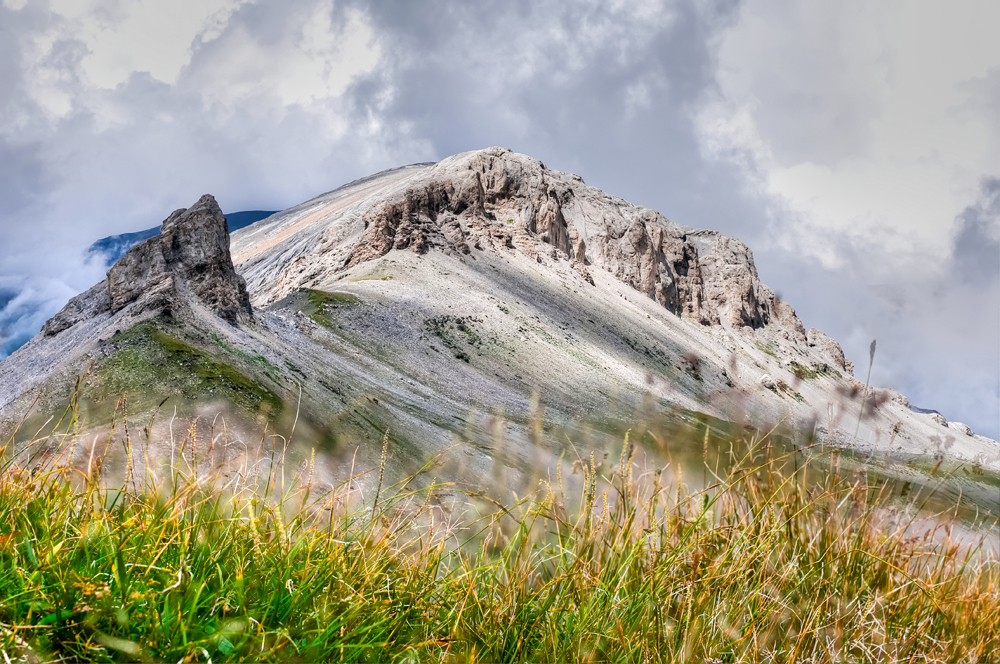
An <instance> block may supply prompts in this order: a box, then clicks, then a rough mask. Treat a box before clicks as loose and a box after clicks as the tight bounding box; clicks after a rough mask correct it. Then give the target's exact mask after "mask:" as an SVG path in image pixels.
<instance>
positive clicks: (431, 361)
mask: <svg viewBox="0 0 1000 664" xmlns="http://www.w3.org/2000/svg"><path fill="white" fill-rule="evenodd" d="M852 370H853V367H852V365H851V363H850V362H849V361H847V360H846V359H845V357H844V354H843V351H842V350H841V348H840V345H839V344H838V343H837V342H836V341H834V340H833V339H831V338H829V337H828V336H826V335H825V334H823V333H822V332H820V331H818V330H808V331H807V330H805V329H804V327H803V325H802V323H801V321H800V320H799V318H798V317H797V316H796V314H795V311H794V309H793V308H792V307H791V306H790V305H789V304H787V303H785V302H782V301H781V300H780V299H778V298H777V297H776V296H775V295H774V294H773V293H772V291H771V290H770V289H768V288H767V287H766V286H765V285H763V284H762V283H761V282H760V279H759V277H758V275H757V270H756V267H755V266H754V261H753V254H752V252H751V251H750V249H749V248H748V247H747V246H746V245H745V244H743V243H742V242H741V241H739V240H737V239H735V238H732V237H728V236H725V235H722V234H720V233H717V232H715V231H709V230H697V229H693V228H688V227H686V226H681V225H679V224H675V223H673V222H671V221H670V220H668V219H667V218H666V217H664V216H663V215H661V214H659V213H657V212H655V211H653V210H650V209H648V208H643V207H639V206H634V205H631V204H629V203H628V202H626V201H624V200H622V199H620V198H617V197H614V196H611V195H609V194H606V193H605V192H603V191H600V190H598V189H596V188H593V187H590V186H588V185H586V184H585V183H584V182H583V180H582V179H581V178H580V177H579V176H576V175H573V174H569V173H560V172H557V171H553V170H551V169H548V168H546V167H545V166H544V165H543V164H542V163H541V162H539V161H537V160H535V159H532V158H530V157H527V156H524V155H520V154H516V153H513V152H511V151H509V150H506V149H503V148H489V149H486V150H479V151H475V152H468V153H464V154H460V155H456V156H453V157H450V158H448V159H445V160H443V161H441V162H439V163H436V164H416V165H413V166H407V167H403V168H398V169H393V170H390V171H385V172H383V173H379V174H376V175H373V176H370V177H367V178H364V179H362V180H358V181H356V182H352V183H350V184H348V185H345V186H343V187H340V188H339V189H336V190H334V191H331V192H329V193H327V194H323V195H321V196H318V197H317V198H314V199H312V200H310V201H307V202H305V203H302V204H301V205H298V206H295V207H293V208H290V209H288V210H285V211H283V212H279V213H276V214H274V215H271V216H270V217H268V218H267V219H264V220H261V221H258V222H256V223H254V224H252V225H250V226H248V227H246V228H243V229H240V230H238V231H235V232H234V233H233V234H232V235H231V236H228V235H227V232H226V222H225V218H224V217H223V215H222V213H221V211H220V210H219V208H218V205H217V204H216V202H215V200H214V199H213V198H212V197H211V196H204V197H202V199H200V200H199V201H198V202H197V203H196V204H195V205H194V206H192V207H191V208H188V209H185V210H178V211H176V212H174V213H172V214H171V215H170V216H169V217H168V218H167V219H166V220H165V221H164V223H163V228H162V230H161V232H160V234H159V235H158V236H156V237H153V238H150V239H148V240H146V241H144V242H142V243H140V244H139V245H136V246H135V247H133V248H132V249H130V250H129V251H128V252H127V253H126V254H125V256H124V257H123V258H122V259H121V260H119V261H118V262H117V263H115V264H114V265H113V266H112V267H111V269H110V270H109V271H108V278H107V280H105V281H102V282H101V283H100V284H98V285H97V286H95V287H94V288H92V289H90V290H89V291H87V292H86V293H83V294H81V295H79V296H77V297H75V298H73V299H72V300H71V301H70V302H69V304H67V305H66V307H65V308H64V309H63V311H61V312H59V314H57V315H56V316H55V317H53V318H52V320H50V321H49V322H48V323H46V325H45V327H44V329H43V331H42V332H41V333H40V334H39V335H38V336H37V337H36V338H35V339H33V340H32V341H30V342H29V343H28V344H27V345H25V346H24V347H23V348H22V349H20V350H19V351H17V352H16V353H14V354H13V355H11V356H10V357H9V358H7V359H5V360H4V361H3V362H2V363H0V427H2V426H6V427H8V428H9V427H10V426H12V424H13V423H16V422H18V421H20V418H22V417H23V416H24V414H25V412H26V411H28V409H29V407H30V406H32V404H36V405H35V411H34V412H36V413H37V414H38V415H37V416H38V417H40V418H42V419H44V415H45V414H46V413H48V412H54V411H55V410H56V409H58V408H60V407H63V406H64V405H65V403H66V401H67V400H68V399H69V395H70V393H71V392H72V389H73V386H74V385H75V381H76V378H77V377H78V376H80V375H83V374H85V373H86V380H85V381H84V383H83V384H82V388H81V403H82V404H84V407H85V410H87V412H88V413H91V414H93V415H94V416H95V417H96V416H97V415H99V414H101V413H105V414H107V413H109V412H110V410H111V409H112V406H113V404H114V403H115V402H116V400H117V399H118V398H119V397H120V396H121V394H122V393H124V392H126V391H127V392H128V393H129V399H130V404H131V405H130V413H133V412H149V413H153V412H154V411H155V410H156V408H157V407H158V404H161V403H162V402H163V400H164V399H168V400H170V399H172V400H173V401H172V402H169V403H168V405H167V406H166V407H168V408H171V409H172V410H173V409H176V412H177V413H179V414H181V415H184V414H187V415H191V416H195V415H199V414H201V415H211V414H212V413H215V414H216V415H217V414H219V413H224V414H225V417H226V418H227V419H226V422H227V426H232V427H234V428H239V427H243V430H244V431H246V432H247V434H246V435H248V436H249V435H251V434H250V432H251V431H252V430H253V429H254V428H255V427H258V428H259V427H261V426H264V427H267V426H272V427H273V426H275V425H276V424H277V423H279V422H281V421H282V418H286V419H291V415H292V414H295V421H296V422H298V423H299V424H298V426H299V427H300V428H299V429H297V431H303V430H306V431H308V435H309V436H311V437H312V439H313V440H314V441H320V442H321V443H322V444H323V445H325V446H326V448H327V449H328V450H329V451H330V452H331V454H332V455H333V457H336V454H337V452H336V451H337V450H347V449H353V447H354V446H357V445H358V444H361V453H360V454H361V455H362V456H366V455H367V456H368V457H371V455H372V454H377V452H378V450H379V449H380V447H379V446H378V445H367V444H365V441H381V439H382V436H383V435H384V433H385V431H386V430H387V429H388V430H389V431H390V432H391V436H392V440H393V446H394V447H393V459H395V461H396V462H398V463H401V464H403V465H407V466H408V467H412V466H413V465H419V464H420V463H422V462H423V460H425V459H426V458H427V456H428V455H429V454H433V453H435V452H437V451H440V450H441V449H442V448H443V447H446V446H448V445H452V444H457V445H459V446H461V447H463V449H464V450H465V455H466V459H465V462H464V463H465V468H464V470H463V471H462V472H467V473H471V474H473V475H476V474H483V473H487V472H491V471H489V470H488V469H489V468H492V467H494V464H495V462H496V461H497V454H499V452H498V451H497V449H496V445H495V443H494V442H493V441H496V440H497V439H500V438H502V439H503V440H504V441H505V448H504V449H505V451H504V454H505V455H506V456H505V458H504V461H503V463H504V464H505V465H506V466H508V467H511V468H514V469H526V468H537V467H545V466H546V465H547V464H548V465H550V466H551V465H552V463H554V460H555V459H556V458H557V457H558V456H559V454H561V452H562V450H563V449H565V448H566V445H567V444H570V445H583V446H585V447H591V448H594V447H596V448H598V449H600V447H601V446H605V445H606V444H607V443H609V441H617V444H618V445H620V436H621V434H622V433H623V432H624V430H625V428H628V427H633V428H635V427H638V429H637V430H641V429H642V428H643V427H644V426H647V425H648V424H649V422H651V421H652V420H653V419H655V418H656V417H661V416H663V414H664V413H666V414H668V415H670V416H671V417H674V418H680V419H685V418H686V419H687V420H688V421H693V420H694V419H698V418H704V417H706V416H707V417H711V418H718V420H713V421H718V422H723V423H724V422H727V421H728V422H735V421H740V422H761V423H768V424H773V423H775V422H778V421H782V420H783V421H785V422H786V423H787V424H788V425H789V426H790V428H791V429H794V430H796V431H800V432H801V431H805V432H808V433H809V434H811V435H815V436H818V437H821V438H822V439H823V440H825V441H827V442H829V443H830V444H835V445H840V446H846V447H852V448H855V449H859V450H867V451H869V452H872V453H875V452H877V453H878V454H880V455H881V454H883V453H884V454H887V455H888V454H889V453H890V452H891V453H892V454H895V455H911V456H912V455H919V454H931V453H941V454H944V453H945V452H946V453H947V455H949V456H951V457H953V458H955V459H959V460H962V461H968V462H974V463H976V464H979V465H981V466H983V467H987V468H997V467H1000V455H998V452H997V446H996V443H995V442H993V441H990V440H989V439H986V438H983V437H982V436H977V435H975V434H974V433H973V432H971V431H970V430H969V429H968V427H965V426H964V425H960V424H958V423H948V422H946V421H944V419H943V418H941V417H940V415H936V416H935V415H932V414H928V413H920V412H914V411H912V410H911V409H910V408H909V404H908V402H907V401H906V399H905V397H903V396H902V395H899V394H897V393H895V392H892V391H891V390H872V389H870V388H869V389H865V386H864V385H863V384H861V383H859V382H858V381H857V380H855V379H854V377H853V376H852ZM88 371H89V372H88ZM36 402H37V403H36ZM289 405H291V406H292V407H291V408H289ZM213 417H214V416H213ZM210 419H211V418H210ZM212 421H214V420H212ZM4 423H6V424H4ZM269 423H270V424H269ZM855 430H857V433H856V434H855ZM296 435H298V434H296ZM258 437H259V434H258ZM636 440H638V439H636ZM567 441H569V443H567ZM372 450H374V452H373V451H372Z"/></svg>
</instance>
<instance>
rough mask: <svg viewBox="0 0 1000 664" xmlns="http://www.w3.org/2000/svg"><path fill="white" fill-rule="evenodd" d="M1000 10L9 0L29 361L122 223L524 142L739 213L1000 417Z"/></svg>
mask: <svg viewBox="0 0 1000 664" xmlns="http://www.w3.org/2000/svg"><path fill="white" fill-rule="evenodd" d="M997 25H1000V3H997V2H995V1H993V0H982V1H974V0H949V1H947V2H944V1H940V2H926V1H923V2H921V1H916V0H885V1H882V2H871V1H870V0H863V1H862V0H842V1H840V2H823V1H810V0H744V1H740V0H635V1H627V0H601V1H596V0H595V1H591V0H573V1H572V2H570V1H567V0H554V1H550V0H525V1H522V0H505V1H502V2H492V1H489V0H484V1H481V2H460V1H444V0H423V1H421V0H398V1H395V0H383V1H374V2H361V1H354V0H281V1H280V2H278V1H268V0H258V1H256V2H255V1H252V0H48V1H45V0H38V1H35V0H2V4H0V357H2V356H3V355H5V354H7V353H9V352H10V351H11V350H13V349H14V348H16V347H17V346H18V345H19V344H21V343H23V342H24V341H25V340H26V339H27V338H29V337H30V336H32V335H33V334H35V333H36V332H37V330H38V329H39V328H40V326H41V324H42V323H43V322H44V321H45V320H46V319H47V318H48V317H49V316H51V315H52V314H54V313H55V312H56V311H58V310H59V309H60V308H61V307H62V306H63V304H65V302H66V300H67V299H68V298H69V297H71V296H72V295H74V294H75V293H77V292H80V291H82V290H84V289H86V288H89V287H90V286H91V285H93V284H94V283H96V282H97V281H99V280H100V279H102V278H103V276H104V275H103V269H104V266H103V265H102V264H100V262H99V261H93V260H91V261H90V262H88V258H87V255H86V253H85V249H86V247H87V246H89V244H90V243H91V242H93V241H94V240H95V239H97V238H100V237H103V236H106V235H111V234H115V233H122V232H129V231H136V230H141V229H144V228H148V227H150V226H154V225H156V224H158V223H159V222H160V221H161V220H162V219H163V218H164V217H166V215H167V214H168V213H169V212H170V211H172V210H174V209H176V208H179V207H185V206H188V205H190V204H191V203H193V202H194V201H196V200H197V199H198V197H199V196H200V195H201V194H204V193H212V194H214V195H215V196H216V198H217V199H218V200H219V202H220V205H221V206H222V208H223V209H224V210H227V211H237V210H247V209H270V210H273V209H282V208H285V207H289V206H291V205H295V204H297V203H300V202H302V201H304V200H307V199H309V198H311V197H313V196H315V195H317V194H320V193H322V192H325V191H329V190H331V189H334V188H336V187H337V186H339V185H341V184H344V183H346V182H349V181H351V180H354V179H356V178H358V177H362V176H365V175H368V174H371V173H374V172H377V171H380V170H383V169H386V168H391V167H395V166H399V165H403V164H409V163H414V162H423V161H436V160H439V159H442V158H444V157H447V156H449V155H452V154H455V153H458V152H464V151H467V150H473V149H479V148H483V147H488V146H491V145H501V146H505V147H509V148H511V149H512V150H515V151H517V152H522V153H525V154H528V155H531V156H533V157H535V158H537V159H540V160H541V161H542V162H544V163H545V164H546V165H547V166H549V167H551V168H555V169H558V170H563V171H570V172H574V173H577V174H579V175H581V176H582V177H583V178H584V180H585V181H586V182H587V183H588V184H591V185H594V186H597V187H600V188H602V189H604V190H606V191H608V192H610V193H613V194H615V195H618V196H621V197H623V198H625V199H626V200H629V201H631V202H633V203H636V204H641V205H645V206H648V207H651V208H653V209H656V210H658V211H660V212H662V213H663V214H665V215H666V216H667V217H668V218H670V219H671V220H673V221H676V222H678V223H681V224H686V225H689V226H694V227H699V228H711V229H715V230H719V231H722V232H724V233H727V234H730V235H734V236H736V237H738V238H740V239H741V240H743V241H744V242H746V243H747V244H748V245H750V247H751V248H752V249H753V250H754V256H755V260H756V264H757V268H758V272H759V273H760V275H761V278H762V280H763V281H764V282H765V283H766V284H768V285H769V286H770V287H771V288H772V289H773V290H774V291H775V292H777V293H778V294H780V296H781V297H782V298H783V299H784V300H785V301H787V302H789V303H790V304H792V306H794V307H795V308H796V310H797V312H798V313H799V316H800V317H801V318H802V320H803V322H804V324H805V326H806V327H807V328H809V327H816V328H819V329H822V330H823V331H825V332H826V333H828V334H829V335H831V336H832V337H834V338H835V339H837V340H839V341H840V342H841V344H842V345H843V346H844V350H845V352H846V354H847V356H848V357H849V358H851V359H853V360H854V362H855V364H856V365H858V369H857V370H856V373H857V374H858V375H859V376H860V377H861V378H862V379H863V378H864V373H865V371H866V370H867V360H868V348H869V344H870V343H871V340H872V339H877V340H878V349H877V353H876V356H875V362H874V366H873V368H872V382H873V383H874V384H877V385H879V386H884V387H892V388H895V389H897V390H899V391H900V392H902V393H903V394H905V395H907V396H908V397H909V398H910V401H911V402H912V403H913V404H914V405H916V406H920V407H924V408H933V409H936V410H938V411H940V412H941V413H942V414H944V416H945V417H946V418H948V419H949V420H957V421H962V422H965V423H967V424H969V425H970V426H971V427H972V428H973V429H974V430H976V431H977V432H980V433H983V434H985V435H988V436H990V437H992V438H994V439H996V438H997V437H998V433H1000V431H998V430H1000V343H998V339H1000V40H998V39H996V36H995V28H996V26H997Z"/></svg>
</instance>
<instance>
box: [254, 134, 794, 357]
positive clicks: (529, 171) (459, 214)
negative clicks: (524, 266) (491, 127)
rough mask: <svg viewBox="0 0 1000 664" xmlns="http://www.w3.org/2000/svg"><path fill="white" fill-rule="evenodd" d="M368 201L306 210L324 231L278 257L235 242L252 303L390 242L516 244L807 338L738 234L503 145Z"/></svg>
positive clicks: (724, 318)
mask: <svg viewBox="0 0 1000 664" xmlns="http://www.w3.org/2000/svg"><path fill="white" fill-rule="evenodd" d="M374 200H375V202H374V203H373V204H372V205H370V206H369V207H367V208H365V209H359V213H360V214H342V213H340V212H338V211H334V209H335V208H336V205H334V206H333V207H332V208H327V207H324V205H323V204H322V203H320V204H318V205H317V206H314V207H315V211H310V212H309V217H308V218H305V219H304V220H302V221H296V222H295V223H296V224H299V225H301V224H304V223H307V222H308V223H310V224H311V223H316V222H318V225H325V227H326V230H325V231H324V232H323V233H322V236H321V237H319V238H317V241H316V242H315V243H312V244H306V243H304V242H301V241H299V242H294V243H293V242H292V241H290V240H289V241H288V242H285V243H284V244H281V246H280V251H281V252H282V259H281V261H280V263H278V262H274V261H268V260H261V258H262V257H255V256H254V253H256V252H259V251H261V250H262V249H261V248H263V250H265V251H266V250H267V249H271V250H273V251H279V249H278V247H277V243H278V242H281V241H282V239H283V238H284V237H285V236H284V235H282V236H281V237H280V238H278V237H276V238H275V240H274V241H268V242H260V243H258V244H257V245H256V247H255V248H254V249H253V250H250V251H247V250H246V249H243V248H241V250H240V251H238V252H237V253H238V254H239V255H240V256H239V257H238V258H237V260H238V261H240V262H241V263H242V265H241V270H242V271H243V273H244V274H246V275H247V278H248V280H249V281H250V282H251V284H252V285H253V290H254V292H255V298H257V299H258V300H259V302H258V303H259V304H267V303H269V302H273V301H276V300H278V299H280V298H282V297H285V296H287V295H288V294H290V293H292V292H294V290H295V289H297V288H302V287H313V286H314V285H315V283H318V282H319V281H321V280H322V279H325V278H327V277H328V276H329V275H330V274H331V273H334V272H338V271H343V270H346V269H349V268H352V267H355V266H358V265H360V264H361V263H365V262H368V261H372V260H376V259H379V258H381V257H382V256H385V255H386V254H388V253H389V252H390V251H392V250H394V249H395V250H400V249H408V250H411V251H414V252H416V253H418V254H423V253H426V252H428V251H431V250H439V251H444V252H446V253H456V254H462V255H469V254H472V256H473V258H474V257H475V254H476V253H477V252H479V251H487V252H489V251H492V252H501V253H502V252H505V251H515V252H519V253H521V254H523V255H526V256H528V257H529V258H531V259H533V260H536V261H538V262H543V261H553V262H559V261H566V262H568V263H569V264H570V265H571V266H572V267H573V269H574V270H575V271H576V272H577V273H579V275H580V276H581V277H582V278H583V279H584V280H585V281H587V282H589V283H590V284H591V285H593V283H594V280H593V277H592V275H591V272H592V270H594V269H595V268H596V269H602V270H604V271H606V272H609V273H611V274H612V275H614V276H615V277H616V278H617V279H618V280H620V281H622V282H624V283H626V284H628V285H629V286H631V287H632V288H634V289H635V290H637V291H639V292H641V293H643V294H645V295H646V296H648V297H650V298H651V299H653V300H656V301H657V302H658V303H659V304H660V305H661V306H663V307H664V308H665V309H667V310H668V311H670V312H672V313H674V314H676V315H678V316H680V317H684V318H690V319H694V320H697V321H698V322H700V323H702V324H704V325H723V326H725V327H731V328H737V329H739V328H743V327H749V328H752V329H759V328H762V327H764V326H766V325H768V324H771V323H774V324H776V325H777V326H778V327H781V328H782V329H787V331H788V338H790V339H792V340H794V341H796V342H799V343H801V344H805V342H806V338H805V330H804V329H803V327H802V324H801V322H800V321H799V320H798V318H797V317H796V316H795V312H794V310H793V309H791V307H788V306H787V305H784V304H783V303H780V302H779V301H777V300H776V299H775V297H774V294H773V293H772V292H771V290H770V289H768V288H767V287H766V286H764V285H763V284H761V282H760V279H759V278H758V276H757V269H756V267H755V266H754V262H753V253H752V252H751V251H750V249H749V247H747V246H746V245H745V244H744V243H743V242H741V241H740V240H738V239H736V238H733V237H729V236H726V235H722V234H721V233H717V232H715V231H707V230H696V229H692V228H688V227H685V226H681V225H679V224H675V223H673V222H671V221H670V220H669V219H667V218H666V217H664V216H663V215H662V214H660V213H658V212H656V211H654V210H650V209H648V208H644V207H641V206H635V205H631V204H629V203H628V202H627V201H624V200H622V199H620V198H617V197H614V196H610V195H608V194H606V193H605V192H603V191H601V190H599V189H597V188H594V187H590V186H588V185H587V184H585V183H584V182H583V180H582V179H581V178H580V177H579V176H577V175H574V174H571V173H561V172H558V171H553V170H551V169H548V168H546V167H545V165H544V164H542V162H540V161H538V160H537V159H533V158H531V157H528V156H526V155H522V154H517V153H514V152H511V151H510V150H508V149H506V148H499V147H493V148H487V149H484V150H478V151H475V152H467V153H464V154H460V155H456V156H454V157H450V158H448V159H445V160H443V161H441V162H439V163H437V164H434V165H431V166H430V167H427V168H425V169H424V170H423V171H421V172H420V173H419V174H415V175H413V176H410V177H408V181H407V183H406V185H405V186H403V187H400V188H398V189H396V190H395V191H392V192H386V194H385V195H382V196H379V197H377V198H375V199H374ZM324 219H325V221H324ZM359 222H360V223H359ZM276 223H277V224H279V225H280V220H279V221H278V222H276ZM298 227H299V226H296V227H295V228H298ZM291 229H292V227H291V226H289V230H288V231H282V233H288V232H291ZM262 232H263V231H262ZM289 237H291V236H289ZM248 239H249V238H248ZM290 256H294V258H292V259H291V260H289V257H290ZM243 261H246V262H243ZM276 264H280V265H281V266H282V271H281V272H280V274H276V273H275V272H274V270H273V266H274V265H276ZM265 293H266V295H264V294H265Z"/></svg>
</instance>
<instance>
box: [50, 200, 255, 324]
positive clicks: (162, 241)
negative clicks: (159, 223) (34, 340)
mask: <svg viewBox="0 0 1000 664" xmlns="http://www.w3.org/2000/svg"><path fill="white" fill-rule="evenodd" d="M191 298H194V299H195V300H197V301H198V302H200V303H201V304H202V305H204V306H205V307H207V308H208V309H209V310H210V311H212V312H213V313H215V314H216V315H218V316H219V317H221V318H223V319H225V320H226V321H228V322H230V323H235V322H236V321H237V320H238V319H239V318H240V317H246V318H252V316H253V312H252V309H251V307H250V297H249V295H248V294H247V288H246V282H245V281H244V280H243V277H241V276H239V275H238V274H236V270H235V269H234V268H233V261H232V258H231V256H230V253H229V232H228V229H227V227H226V218H225V216H223V214H222V210H220V209H219V205H218V203H216V201H215V198H213V197H212V196H211V195H209V194H206V195H204V196H202V197H201V198H200V199H199V200H198V202H197V203H195V204H194V205H193V206H191V207H190V208H181V209H179V210H175V211H174V212H173V213H172V214H171V215H170V216H169V217H167V219H166V220H165V221H164V222H163V227H162V229H161V230H160V234H159V235H157V236H155V237H151V238H149V239H148V240H145V241H143V242H140V243H139V244H137V245H135V246H134V247H132V248H131V249H129V250H128V251H127V252H126V253H125V255H124V256H123V257H122V258H121V259H120V260H119V261H118V262H117V263H115V264H114V265H112V266H111V269H110V270H108V276H107V279H105V280H104V281H102V282H100V283H99V284H97V285H96V286H94V287H93V288H91V289H90V290H88V291H86V292H84V293H81V294H80V295H77V296H76V297H74V298H73V299H71V300H70V301H69V303H68V304H67V305H66V306H65V307H64V308H63V309H62V311H60V312H59V313H57V314H56V315H55V316H53V317H52V318H51V319H50V320H49V321H48V322H46V323H45V325H44V326H43V327H42V333H43V334H44V335H45V336H52V335H55V334H59V333H60V332H62V331H63V330H66V329H68V328H70V327H72V326H73V325H75V324H76V323H78V322H80V321H82V320H86V319H88V318H92V317H93V316H96V315H97V314H100V313H104V312H107V311H110V312H111V313H117V312H118V311H121V310H122V309H124V308H125V307H127V306H129V305H134V306H133V313H134V314H142V313H143V312H148V311H152V310H161V311H168V312H170V311H173V310H174V309H175V308H176V307H177V306H178V305H183V304H184V303H186V302H188V301H189V300H190V299H191Z"/></svg>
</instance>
